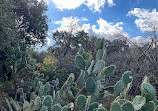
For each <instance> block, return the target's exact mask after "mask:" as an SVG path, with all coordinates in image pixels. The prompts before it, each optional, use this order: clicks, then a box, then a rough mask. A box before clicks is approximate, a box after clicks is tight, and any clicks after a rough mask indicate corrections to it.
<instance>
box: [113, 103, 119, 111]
mask: <svg viewBox="0 0 158 111" xmlns="http://www.w3.org/2000/svg"><path fill="white" fill-rule="evenodd" d="M111 111H121V107H120V104H119V103H118V102H114V103H112V106H111Z"/></svg>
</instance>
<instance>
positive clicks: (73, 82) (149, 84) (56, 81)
mask: <svg viewBox="0 0 158 111" xmlns="http://www.w3.org/2000/svg"><path fill="white" fill-rule="evenodd" d="M8 6H9V7H8ZM46 11H47V6H46V4H45V3H44V2H43V1H41V2H37V0H1V1H0V44H1V45H0V109H2V111H47V110H50V111H71V110H73V111H95V110H96V111H158V106H157V105H158V100H157V93H156V92H158V86H157V84H158V83H157V79H158V76H157V73H158V67H157V64H158V56H157V55H158V53H157V48H158V44H157V37H156V33H153V35H154V36H151V39H152V41H151V42H150V43H146V44H141V45H138V44H135V43H130V41H128V40H127V39H124V40H119V39H116V40H113V41H108V40H104V39H101V38H97V37H90V36H88V33H86V32H84V31H79V32H77V33H75V34H74V33H72V32H66V31H55V32H53V37H52V39H53V40H54V41H55V43H54V45H53V46H51V47H49V48H48V50H47V51H43V52H38V51H35V50H34V47H36V46H37V45H41V46H42V45H45V43H46V37H47V31H48V24H47V21H48V20H47V16H46V15H45V12H46Z"/></svg>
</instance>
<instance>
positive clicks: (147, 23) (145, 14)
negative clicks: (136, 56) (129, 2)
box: [127, 8, 158, 32]
mask: <svg viewBox="0 0 158 111" xmlns="http://www.w3.org/2000/svg"><path fill="white" fill-rule="evenodd" d="M132 15H133V16H136V17H137V19H136V20H135V24H136V25H137V27H139V28H140V29H141V31H142V32H145V31H153V30H154V28H155V29H156V30H157V31H158V12H157V11H156V9H153V10H151V11H149V10H146V9H140V8H134V10H132V11H129V12H128V14H127V16H132Z"/></svg>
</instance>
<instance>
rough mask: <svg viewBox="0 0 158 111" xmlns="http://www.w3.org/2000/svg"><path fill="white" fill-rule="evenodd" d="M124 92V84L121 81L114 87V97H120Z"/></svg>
mask: <svg viewBox="0 0 158 111" xmlns="http://www.w3.org/2000/svg"><path fill="white" fill-rule="evenodd" d="M123 90H124V83H123V81H122V80H120V81H118V82H117V83H116V84H115V86H114V95H119V94H120V93H121V92H122V91H123Z"/></svg>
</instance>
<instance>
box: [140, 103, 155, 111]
mask: <svg viewBox="0 0 158 111" xmlns="http://www.w3.org/2000/svg"><path fill="white" fill-rule="evenodd" d="M154 109H155V104H154V102H153V101H150V102H148V103H146V104H145V106H144V107H143V108H142V111H154Z"/></svg>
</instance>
